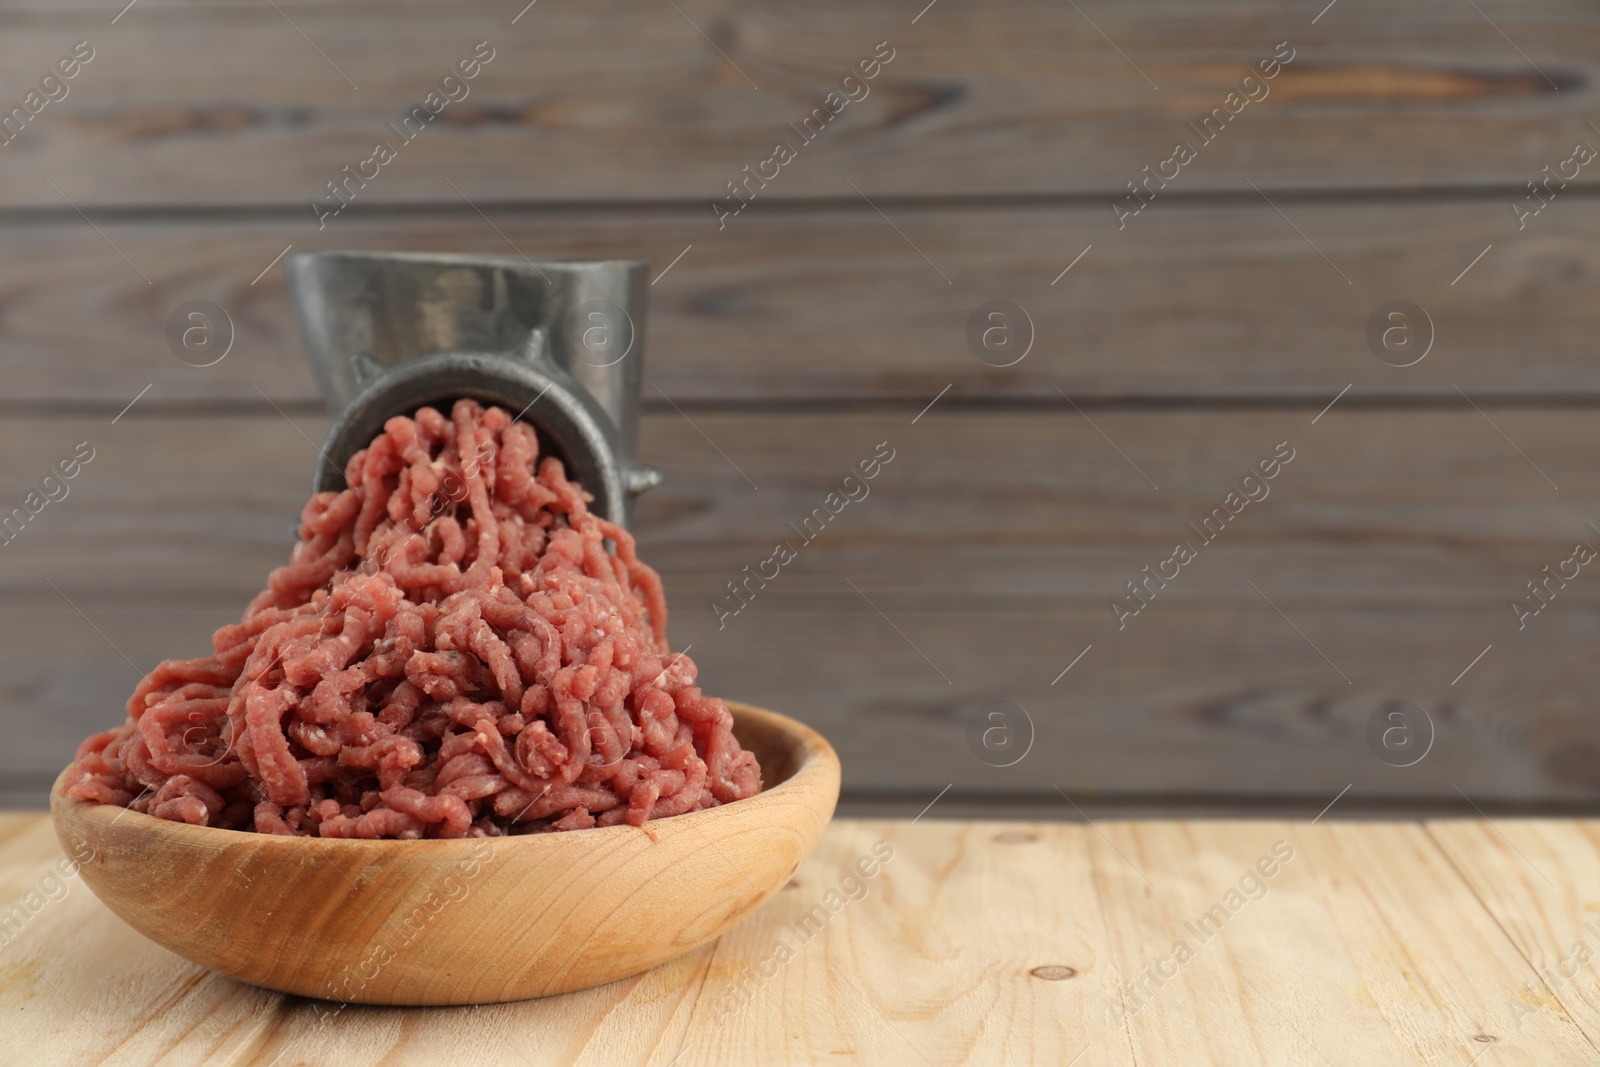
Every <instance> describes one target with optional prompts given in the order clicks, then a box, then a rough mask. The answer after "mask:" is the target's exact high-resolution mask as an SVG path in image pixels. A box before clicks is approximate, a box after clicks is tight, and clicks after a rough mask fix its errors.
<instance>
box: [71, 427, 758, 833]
mask: <svg viewBox="0 0 1600 1067" xmlns="http://www.w3.org/2000/svg"><path fill="white" fill-rule="evenodd" d="M345 477H346V480H347V484H348V485H349V488H348V489H345V490H344V491H342V492H337V493H332V492H329V493H318V494H316V495H315V496H314V497H312V498H311V502H310V503H309V504H307V505H306V509H305V512H304V513H303V515H302V517H301V526H300V542H299V544H297V545H296V546H295V548H294V552H293V555H292V556H291V557H290V563H289V565H288V566H286V567H280V568H279V569H277V570H275V571H273V572H272V575H271V577H270V578H269V579H268V580H267V588H266V589H265V590H264V591H263V592H262V593H261V594H260V595H259V596H257V597H256V598H255V600H253V601H252V602H251V603H250V606H249V608H248V609H246V611H245V615H244V620H243V621H242V622H240V623H239V624H238V625H236V626H224V627H223V628H222V629H220V630H218V631H217V632H216V634H215V636H214V637H213V638H212V644H213V647H214V648H215V650H216V654H215V655H213V656H208V657H206V658H204V659H193V660H168V661H166V662H165V663H162V664H161V665H160V666H159V667H157V668H156V669H155V670H154V671H152V672H151V673H150V674H149V675H147V676H146V677H145V679H144V680H143V681H142V682H140V683H139V686H138V688H137V689H135V690H134V693H133V696H132V697H131V698H129V700H128V720H127V722H125V723H123V724H122V725H121V726H119V727H117V728H116V729H115V730H111V731H110V732H108V733H102V734H96V735H95V736H93V737H91V738H89V739H88V740H87V741H85V742H84V743H83V744H82V745H81V746H79V748H78V754H77V758H76V760H75V762H74V763H73V765H72V767H71V768H70V773H69V774H68V777H67V780H66V792H67V795H68V796H70V797H76V798H80V799H82V800H87V801H93V802H97V803H104V804H116V805H120V806H124V807H131V808H133V809H134V810H136V811H142V812H146V813H148V814H150V815H154V816H156V817H158V818H162V819H172V820H178V821H183V822H188V823H194V824H198V825H205V826H218V827H224V828H227V829H234V830H250V829H254V830H256V831H259V832H261V833H271V834H297V835H309V836H320V837H363V838H423V837H430V838H431V837H442V838H448V837H470V836H499V835H505V834H520V833H531V832H540V831H551V830H579V829H585V828H588V827H591V826H597V825H598V826H612V825H616V824H618V823H622V822H624V821H626V822H628V823H631V824H632V825H634V826H642V825H644V823H645V822H646V821H647V820H650V819H659V818H663V817H665V816H670V815H681V814H683V813H684V812H689V811H698V810H700V809H702V808H709V807H715V806H717V805H719V804H726V803H729V802H731V801H734V800H739V799H741V798H744V797H748V796H752V795H754V794H755V793H757V792H759V791H760V788H761V772H760V768H759V767H758V766H757V765H756V760H755V757H754V756H753V755H752V754H751V753H749V752H747V751H745V750H744V749H743V748H742V747H741V746H740V745H739V742H738V741H737V740H736V739H735V738H734V736H733V730H732V725H733V718H732V715H731V714H730V713H729V711H728V708H727V705H725V704H724V703H723V702H722V701H721V700H718V699H716V698H714V697H707V696H705V695H703V694H702V693H701V692H700V690H699V688H697V687H696V686H695V684H694V682H695V674H696V671H695V666H694V664H693V662H691V661H690V660H689V658H688V657H686V656H683V655H676V656H674V655H671V654H669V653H668V650H667V644H666V620H667V608H666V601H665V598H664V596H663V594H662V590H661V580H660V579H659V578H658V577H657V576H656V574H655V572H654V571H652V570H651V569H650V568H649V567H647V566H645V565H644V564H643V563H641V562H639V560H638V558H637V556H636V555H635V553H634V542H633V537H632V536H631V535H630V534H629V533H628V532H627V531H626V530H624V529H622V528H621V527H619V526H617V525H615V524H614V523H610V522H607V521H606V520H605V519H603V518H601V517H599V516H598V515H595V514H593V513H591V512H590V511H589V510H588V503H589V501H590V500H592V497H590V496H589V495H588V494H587V493H585V492H584V491H583V489H582V488H580V487H579V486H578V485H576V484H574V483H573V482H570V481H568V480H567V478H566V476H565V474H564V472H563V469H562V464H561V462H560V460H558V459H556V458H554V457H551V456H545V457H543V458H541V457H540V455H539V441H538V438H537V436H536V434H535V433H534V431H533V430H532V429H531V428H530V427H529V426H527V425H526V424H524V423H520V422H514V421H512V419H511V418H510V417H509V416H508V415H507V414H506V412H505V411H503V410H501V409H500V408H497V407H490V408H488V409H487V410H485V409H484V408H482V407H481V406H479V405H478V404H477V403H475V402H473V401H471V400H462V401H459V402H457V403H456V405H455V407H454V409H453V410H452V411H451V414H450V417H449V418H445V417H444V416H443V415H442V414H440V413H439V412H438V411H436V410H434V409H433V408H423V409H421V410H420V411H418V412H417V413H416V415H415V417H414V418H394V419H390V420H389V422H388V423H387V424H386V425H385V427H384V432H383V433H382V435H380V436H379V437H378V438H377V439H376V440H375V441H373V442H372V444H371V446H370V447H368V448H366V449H364V450H363V451H361V452H358V453H356V455H355V456H354V457H352V458H351V460H350V463H349V465H348V467H347V468H346V472H345ZM608 541H609V542H611V546H612V547H611V548H610V550H608V545H607V542H608Z"/></svg>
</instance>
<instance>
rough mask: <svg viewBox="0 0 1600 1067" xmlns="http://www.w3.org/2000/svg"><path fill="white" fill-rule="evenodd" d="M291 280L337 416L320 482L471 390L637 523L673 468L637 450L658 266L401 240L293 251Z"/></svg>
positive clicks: (318, 486)
mask: <svg viewBox="0 0 1600 1067" xmlns="http://www.w3.org/2000/svg"><path fill="white" fill-rule="evenodd" d="M288 272H289V289H290V293H291V296H292V298H293V303H294V309H295V316H296V318H297V319H298V320H299V324H300V334H301V337H302V338H303V339H304V341H305V346H306V350H307V352H309V353H310V356H311V365H312V368H313V369H314V370H315V372H316V375H317V383H318V385H320V386H321V388H322V394H323V396H324V398H326V400H327V402H328V407H329V409H330V410H331V411H332V412H333V414H334V421H333V427H332V429H330V430H329V431H328V438H327V441H326V442H325V443H324V444H323V446H322V454H323V458H322V463H321V465H320V467H319V469H318V471H317V474H316V478H315V482H314V484H313V491H322V490H329V489H342V488H344V484H345V483H344V467H345V464H346V463H347V462H348V461H349V459H350V457H351V456H352V455H354V454H355V453H356V452H357V451H358V450H360V449H362V448H365V447H366V446H367V445H368V444H370V443H371V441H372V439H373V438H374V437H376V436H377V435H378V434H379V433H380V432H381V431H382V430H383V424H384V422H385V421H387V420H388V419H390V418H391V417H393V416H395V415H410V414H411V413H413V412H415V411H416V410H417V409H418V408H420V407H423V406H424V405H430V404H431V405H433V406H435V407H437V408H439V409H440V410H441V411H442V412H444V413H446V414H448V413H449V411H450V405H451V404H452V403H453V402H454V401H455V400H457V399H460V398H461V397H471V398H473V399H475V400H477V401H479V402H481V403H484V404H498V405H500V406H501V407H503V408H505V409H506V410H507V411H508V412H512V413H515V414H516V416H517V417H518V418H520V419H522V420H523V421H525V422H527V423H529V424H531V425H532V426H533V427H534V428H535V429H536V430H537V431H538V433H539V437H540V448H541V451H545V450H549V451H552V452H554V453H555V454H556V455H558V456H560V457H561V459H562V460H563V461H564V462H565V464H566V469H567V473H568V475H569V476H571V477H573V478H575V479H576V480H577V481H578V482H580V483H581V484H582V485H583V487H584V488H585V489H587V490H588V491H589V492H590V493H592V494H594V498H595V500H594V505H593V507H594V510H595V511H596V512H598V513H600V514H601V515H603V516H605V517H606V518H608V519H610V520H612V521H613V522H617V523H620V524H622V525H624V526H625V525H627V523H628V513H629V505H630V504H631V503H632V500H633V497H634V496H635V495H637V494H639V493H641V492H643V491H644V490H646V489H649V488H650V487H652V486H654V485H656V484H657V483H659V482H660V481H661V472H660V471H658V470H656V469H655V468H654V467H651V466H649V465H648V464H645V463H641V462H640V461H639V459H638V457H637V456H636V455H635V454H634V453H635V449H636V447H637V435H638V424H639V387H640V382H641V380H642V374H643V366H644V320H645V291H646V288H647V286H646V284H645V264H643V263H639V262H635V261H631V260H605V261H597V262H574V263H535V262H531V261H529V260H526V259H521V258H516V257H495V256H449V255H427V254H410V253H388V252H311V253H302V254H298V255H294V256H291V257H290V258H289V262H288Z"/></svg>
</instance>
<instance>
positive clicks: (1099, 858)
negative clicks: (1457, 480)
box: [0, 815, 1600, 1067]
mask: <svg viewBox="0 0 1600 1067" xmlns="http://www.w3.org/2000/svg"><path fill="white" fill-rule="evenodd" d="M875 846H876V847H877V848H878V849H879V853H880V854H882V852H883V850H884V849H885V848H887V849H890V850H892V858H890V859H889V860H887V861H886V862H884V863H882V864H881V866H880V867H879V869H878V870H877V872H876V874H875V875H874V876H873V877H871V878H866V879H861V878H859V877H855V876H852V874H851V872H852V870H853V864H854V861H855V860H856V859H857V858H858V857H861V856H864V855H869V854H871V852H872V850H873V849H874V847H875ZM63 865H66V858H65V857H64V856H63V855H62V853H61V852H60V850H59V848H58V846H57V844H56V840H55V836H54V834H53V832H52V829H51V827H50V826H49V824H48V821H47V819H46V818H45V817H44V816H41V815H8V816H0V908H5V909H8V910H6V911H0V1018H3V1019H4V1024H3V1025H0V1061H3V1062H6V1063H23V1062H26V1063H30V1064H40V1065H45V1067H48V1065H53V1064H71V1065H74V1067H77V1065H82V1064H112V1063H115V1064H127V1065H137V1064H147V1063H157V1062H159V1063H162V1064H168V1065H172V1067H182V1065H188V1064H213V1063H225V1064H230V1065H238V1067H244V1065H259V1067H293V1065H297V1064H320V1063H340V1064H352V1065H360V1064H373V1065H376V1064H380V1063H382V1064H434V1063H440V1062H450V1063H473V1064H477V1063H483V1064H519V1065H521V1064H535V1065H538V1064H570V1063H580V1064H640V1065H645V1064H653V1065H659V1067H664V1065H668V1064H674V1063H677V1064H749V1063H772V1064H816V1063H885V1062H898V1063H907V1064H909V1063H927V1064H938V1065H944V1064H956V1063H982V1064H1000V1063H1052V1064H1066V1063H1072V1064H1076V1065H1078V1067H1091V1065H1108V1064H1140V1065H1163V1064H1179V1065H1193V1064H1219V1065H1227V1067H1238V1065H1246V1064H1258V1063H1259V1064H1285V1063H1294V1064H1302V1063H1319V1064H1329V1065H1338V1067H1343V1065H1345V1064H1350V1065H1358V1064H1359V1065H1366V1064H1374V1063H1382V1064H1392V1065H1403V1064H1417V1065H1422V1064H1448V1063H1460V1064H1462V1065H1467V1064H1470V1063H1473V1062H1483V1063H1485V1064H1495V1063H1506V1064H1519V1063H1528V1064H1533V1063H1537V1064H1541V1065H1545V1064H1592V1063H1594V1062H1596V1060H1597V1059H1600V1045H1597V1041H1600V995H1597V990H1600V984H1597V978H1600V970H1597V963H1600V918H1597V917H1600V889H1597V888H1596V887H1597V886H1600V822H1593V821H1563V820H1496V821H1494V822H1488V821H1481V820H1480V821H1435V822H1417V821H1403V822H1360V821H1337V819H1336V817H1330V818H1327V819H1323V820H1321V821H1318V822H1278V821H1266V820H1261V821H1226V822H1212V821H1131V822H1102V823H1097V824H1096V823H1091V824H1087V825H1086V824H1083V823H1052V822H958V821H941V820H939V819H938V818H936V817H932V816H930V817H928V818H923V819H919V820H906V819H899V820H879V821H859V820H840V821H837V822H835V823H834V824H833V825H832V826H831V827H830V828H829V830H828V832H827V834H826V836H825V838H824V840H823V843H822V845H821V847H820V848H819V849H818V851H817V853H816V854H815V855H814V856H813V858H812V859H811V860H810V861H809V862H808V863H807V864H806V865H805V866H803V867H802V868H801V870H800V871H799V873H798V874H797V875H796V876H795V878H794V880H793V883H792V885H791V886H790V887H788V888H787V889H786V890H785V891H783V892H781V893H780V894H779V895H778V897H777V898H775V899H774V900H773V901H772V902H770V903H769V904H767V905H766V906H765V907H764V908H762V909H761V911H759V912H758V913H757V914H756V915H755V916H753V917H752V918H751V919H749V920H747V921H746V922H744V923H742V924H740V925H739V926H738V927H736V928H734V929H733V930H732V931H731V932H729V933H728V934H726V935H724V936H723V937H722V938H721V939H720V940H719V941H717V942H715V943H713V944H711V945H709V946H706V947H705V948H703V949H701V950H699V951H697V952H695V953H692V954H690V955H689V956H686V957H683V958H682V959H680V960H678V961H676V962H673V963H671V964H667V965H664V966H662V967H660V968H657V969H656V970H654V971H651V972H649V973H647V974H644V975H641V976H639V977H637V978H633V979H628V980H625V981H621V982H616V983H613V984H611V985H608V986H604V987H602V988H599V989H593V990H589V991H586V992H582V993H575V994H570V995H567V996H562V997H555V998H551V999H548V1000H542V1001H530V1002H524V1003H519V1004H508V1005H494V1006H484V1007H476V1008H460V1009H378V1008H366V1007H359V1006H342V1005H339V1004H334V1003H326V1002H318V1001H309V1000H304V999H301V998H296V997H283V996H279V995H277V994H273V993H268V992H264V991H262V990H258V989H254V988H252V987H249V986H245V985H242V984H240V983H237V982H234V981H232V980H231V979H226V978H222V977H220V976H218V975H215V974H211V973H208V972H206V971H204V970H202V969H201V968H199V967H197V966H195V965H194V964H191V963H188V962H186V961H184V960H182V959H180V958H179V957H177V956H174V955H172V954H171V953H169V952H167V951H166V950H164V949H161V948H159V947H157V946H155V945H154V944H152V943H150V942H148V941H146V940H145V939H144V938H142V937H141V936H140V935H138V934H136V933H134V932H133V931H132V930H131V929H130V928H128V927H127V926H125V925H124V924H123V923H122V922H121V921H120V920H118V919H117V918H115V917H114V916H113V915H112V914H111V913H110V912H109V911H108V910H107V909H106V908H105V907H103V906H102V905H101V904H100V903H99V902H98V901H97V900H96V899H95V898H94V897H93V896H92V895H91V894H90V893H89V891H88V890H87V889H86V888H85V887H84V885H83V884H82V882H81V881H80V880H79V879H78V878H77V877H76V874H75V873H67V874H62V873H60V872H61V870H62V869H63ZM869 866H870V865H869ZM66 869H67V870H68V871H69V872H70V871H71V870H72V869H71V868H70V865H66ZM807 915H810V916H811V918H810V920H809V921H805V922H803V921H802V920H804V919H805V917H806V916H807ZM485 950H486V951H491V952H492V951H493V946H486V948H485Z"/></svg>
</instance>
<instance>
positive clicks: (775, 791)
mask: <svg viewBox="0 0 1600 1067" xmlns="http://www.w3.org/2000/svg"><path fill="white" fill-rule="evenodd" d="M724 702H725V703H726V704H727V705H728V710H729V711H731V712H733V716H734V722H735V725H737V724H738V722H739V720H740V719H747V720H755V721H758V722H759V721H762V720H765V722H766V724H767V725H768V726H770V727H774V728H775V729H776V730H777V732H778V733H780V734H782V735H784V736H785V737H787V738H789V739H790V742H791V744H790V747H791V750H793V751H797V752H798V754H799V759H798V762H797V764H796V765H795V768H794V770H793V771H792V772H791V773H790V774H789V776H788V777H787V778H785V779H784V780H783V781H781V782H779V783H778V784H777V785H774V786H771V787H769V788H766V789H763V790H761V792H759V793H757V794H756V795H755V796H751V797H745V798H744V799H742V800H735V801H732V802H731V803H728V804H719V805H718V806H717V807H714V808H704V809H702V810H700V811H690V812H685V813H684V814H682V815H668V816H663V817H662V818H660V819H651V820H650V821H649V822H647V823H645V825H644V826H633V825H631V824H622V825H619V826H592V827H589V828H588V829H585V830H563V831H560V832H559V833H548V834H511V835H506V836H502V837H457V838H423V839H419V840H400V839H396V838H359V837H300V836H293V837H291V836H288V835H283V834H263V833H259V832H258V831H255V830H229V829H226V828H224V827H220V826H195V825H193V824H192V823H186V822H177V821H174V820H171V819H158V818H156V817H155V816H154V815H146V814H145V813H144V812H140V811H134V810H133V809H132V808H124V807H118V806H117V805H114V804H96V803H92V802H90V801H87V800H82V799H79V798H77V797H68V796H66V795H65V794H64V793H63V787H64V783H65V781H66V777H67V772H68V771H70V770H71V769H72V768H71V764H68V765H67V766H66V767H64V768H62V770H61V773H60V774H58V775H56V779H55V781H54V782H53V783H52V784H51V786H50V813H51V821H52V822H54V823H55V824H56V826H57V828H58V829H59V828H61V827H62V825H63V821H64V820H65V819H66V818H68V817H70V818H72V819H73V820H82V821H85V822H87V823H88V826H87V827H86V829H88V830H91V831H96V832H98V833H101V834H104V833H109V832H112V831H111V829H110V828H111V826H112V824H115V823H117V822H120V821H121V820H122V819H123V818H124V817H126V816H132V818H133V822H132V823H130V824H129V826H128V828H127V831H125V832H139V831H142V832H144V833H148V834H161V835H166V836H168V837H171V838H179V839H186V840H188V841H189V842H191V843H192V844H193V845H194V846H196V847H205V848H220V847H223V846H225V845H227V844H228V843H230V842H234V841H237V843H240V844H243V843H247V842H248V843H250V844H252V845H253V846H254V847H256V848H278V849H289V848H296V847H300V848H304V847H306V846H311V847H318V848H324V849H336V848H344V849H350V848H355V849H363V850H370V849H372V848H373V847H382V846H385V845H389V846H392V845H404V846H406V848H407V850H408V851H410V850H413V849H417V848H425V847H430V846H431V847H433V848H434V849H435V850H436V851H437V850H442V849H457V850H459V849H463V848H476V847H477V845H478V843H479V842H485V841H487V842H490V843H491V844H493V845H494V846H495V847H496V849H498V848H499V847H500V845H501V844H502V843H510V842H514V841H526V842H545V843H546V844H549V843H551V842H552V840H554V841H557V842H559V841H563V840H565V841H593V842H594V843H595V845H596V847H599V846H601V845H602V844H604V843H605V842H607V841H620V840H621V839H622V838H623V837H624V836H626V835H630V834H638V833H640V832H643V831H645V830H646V829H647V828H653V829H656V830H658V831H659V830H661V829H664V828H667V827H668V825H669V824H673V823H676V824H678V826H679V827H680V828H681V830H680V829H674V830H672V832H688V831H689V830H690V829H691V828H698V827H699V826H700V825H701V824H703V823H705V822H706V821H708V818H707V817H711V816H715V815H717V814H718V813H719V812H720V813H724V814H725V813H726V812H727V811H729V810H732V809H735V808H737V809H738V810H740V811H750V810H751V807H752V806H754V805H756V804H758V803H760V804H762V806H765V805H766V803H770V801H768V799H767V798H781V797H787V796H788V795H791V794H797V793H800V792H802V791H805V790H809V789H810V788H811V785H812V783H813V781H814V780H816V778H817V776H818V775H819V774H825V773H826V771H827V770H828V769H829V768H830V767H831V768H832V770H833V771H834V778H835V784H834V785H833V787H832V791H833V793H834V802H835V804H837V801H838V784H837V778H838V770H839V756H838V753H837V752H835V751H834V749H833V745H831V744H830V743H829V742H828V739H827V738H825V737H823V736H822V734H820V733H818V732H817V731H816V730H814V729H812V728H811V727H810V726H808V725H806V724H805V723H803V722H801V721H799V720H798V719H793V718H790V717H789V716H787V715H783V714H781V713H779V712H776V711H770V710H768V709H766V708H761V707H757V706H755V705H753V704H744V703H741V702H739V701H735V700H727V701H724ZM96 809H98V810H96ZM691 822H693V823H694V827H691V826H690V823H691ZM577 835H588V836H584V837H579V836H577ZM597 835H606V836H597ZM202 842H203V843H204V844H203V845H202ZM516 847H532V845H531V844H530V845H528V846H516Z"/></svg>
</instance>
